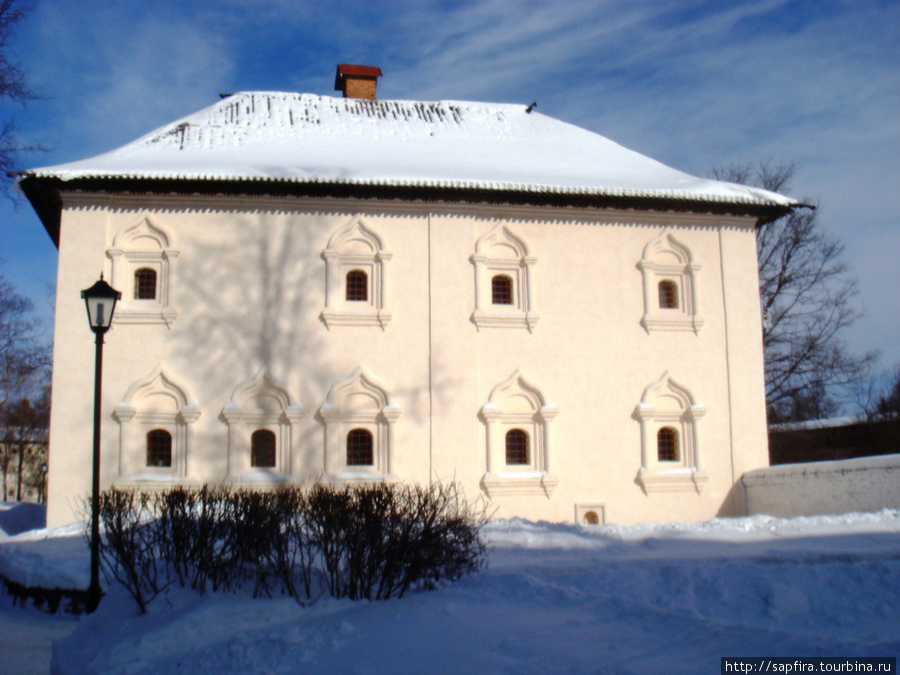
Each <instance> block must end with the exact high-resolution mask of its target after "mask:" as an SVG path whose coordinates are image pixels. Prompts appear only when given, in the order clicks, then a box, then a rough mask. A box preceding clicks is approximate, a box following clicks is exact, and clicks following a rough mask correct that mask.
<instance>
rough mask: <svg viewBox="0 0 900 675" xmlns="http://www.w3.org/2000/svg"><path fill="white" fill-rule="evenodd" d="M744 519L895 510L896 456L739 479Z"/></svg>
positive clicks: (899, 496) (899, 469) (793, 467)
mask: <svg viewBox="0 0 900 675" xmlns="http://www.w3.org/2000/svg"><path fill="white" fill-rule="evenodd" d="M742 481H743V484H744V494H745V498H746V507H747V513H748V514H749V515H754V514H757V513H765V514H768V515H772V516H781V517H792V516H811V515H820V514H833V513H846V512H848V511H879V510H881V509H885V508H894V509H896V508H900V455H882V456H880V457H861V458H858V459H845V460H840V461H835V462H810V463H808V464H782V465H780V466H771V467H768V468H765V469H757V470H755V471H748V472H747V473H745V474H744V477H743V478H742Z"/></svg>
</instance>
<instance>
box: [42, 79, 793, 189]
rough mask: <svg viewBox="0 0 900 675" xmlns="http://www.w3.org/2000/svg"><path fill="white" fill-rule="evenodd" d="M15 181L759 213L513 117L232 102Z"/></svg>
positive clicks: (248, 95)
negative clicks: (685, 203) (452, 196)
mask: <svg viewBox="0 0 900 675" xmlns="http://www.w3.org/2000/svg"><path fill="white" fill-rule="evenodd" d="M26 175H31V176H36V177H43V178H59V179H61V180H63V181H68V180H73V179H79V178H101V179H102V178H128V179H194V180H258V181H288V182H299V183H329V184H335V183H337V184H350V185H368V186H404V187H423V188H463V189H466V188H467V189H482V190H513V191H523V192H549V193H558V194H572V195H597V196H617V197H639V198H640V197H645V198H657V199H659V198H662V199H678V200H685V199H687V200H699V201H709V202H723V203H738V204H752V205H767V206H790V205H794V204H796V202H795V201H794V200H791V199H788V198H786V197H783V196H781V195H777V194H775V193H772V192H767V191H765V190H760V189H756V188H751V187H747V186H742V185H735V184H732V183H725V182H721V181H714V180H707V179H703V178H697V177H695V176H691V175H689V174H686V173H682V172H681V171H677V170H675V169H672V168H670V167H668V166H665V165H663V164H661V163H659V162H657V161H655V160H652V159H650V158H648V157H645V156H644V155H641V154H639V153H637V152H634V151H632V150H628V149H627V148H624V147H622V146H621V145H618V144H616V143H614V142H612V141H610V140H609V139H607V138H604V137H603V136H600V135H599V134H595V133H593V132H590V131H587V130H585V129H581V128H579V127H576V126H573V125H571V124H566V123H565V122H560V121H559V120H555V119H553V118H550V117H546V116H544V115H541V114H540V113H537V112H531V113H528V112H526V110H525V106H523V105H510V104H497V103H470V102H458V101H437V102H424V101H385V100H374V101H373V100H361V99H344V98H332V97H326V96H316V95H312V94H294V93H283V92H243V93H238V94H234V95H233V96H230V97H228V98H226V99H223V100H221V101H219V102H217V103H216V104H215V105H212V106H210V107H208V108H206V109H204V110H201V111H199V112H196V113H194V114H192V115H188V116H187V117H184V118H183V119H181V120H178V121H176V122H173V123H171V124H169V125H166V126H164V127H161V128H160V129H157V130H156V131H153V132H151V133H149V134H147V135H146V136H144V137H142V138H139V139H138V140H136V141H133V142H131V143H129V144H127V145H124V146H122V147H120V148H118V149H116V150H113V151H111V152H108V153H106V154H103V155H98V156H97V157H92V158H90V159H85V160H81V161H77V162H71V163H69V164H61V165H58V166H52V167H46V168H41V169H35V170H33V171H28V172H26Z"/></svg>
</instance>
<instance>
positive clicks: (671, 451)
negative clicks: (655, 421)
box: [656, 427, 678, 462]
mask: <svg viewBox="0 0 900 675" xmlns="http://www.w3.org/2000/svg"><path fill="white" fill-rule="evenodd" d="M656 451H657V456H658V459H659V461H660V462H677V461H678V432H677V431H675V430H674V429H673V428H672V427H663V428H662V429H660V430H659V431H658V432H657V434H656Z"/></svg>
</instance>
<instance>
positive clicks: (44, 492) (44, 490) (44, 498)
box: [40, 462, 47, 504]
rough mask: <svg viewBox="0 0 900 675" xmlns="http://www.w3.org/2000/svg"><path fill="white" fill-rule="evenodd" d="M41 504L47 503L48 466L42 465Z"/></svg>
mask: <svg viewBox="0 0 900 675" xmlns="http://www.w3.org/2000/svg"><path fill="white" fill-rule="evenodd" d="M40 503H41V504H46V503H47V464H46V462H45V463H44V464H41V501H40Z"/></svg>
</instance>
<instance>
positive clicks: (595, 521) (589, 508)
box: [575, 503, 606, 525]
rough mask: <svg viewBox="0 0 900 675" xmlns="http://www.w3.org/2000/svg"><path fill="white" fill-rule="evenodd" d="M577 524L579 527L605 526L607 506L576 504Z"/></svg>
mask: <svg viewBox="0 0 900 675" xmlns="http://www.w3.org/2000/svg"><path fill="white" fill-rule="evenodd" d="M575 522H576V523H577V524H579V525H603V524H604V523H605V522H606V505H605V504H600V503H593V504H576V505H575Z"/></svg>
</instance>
